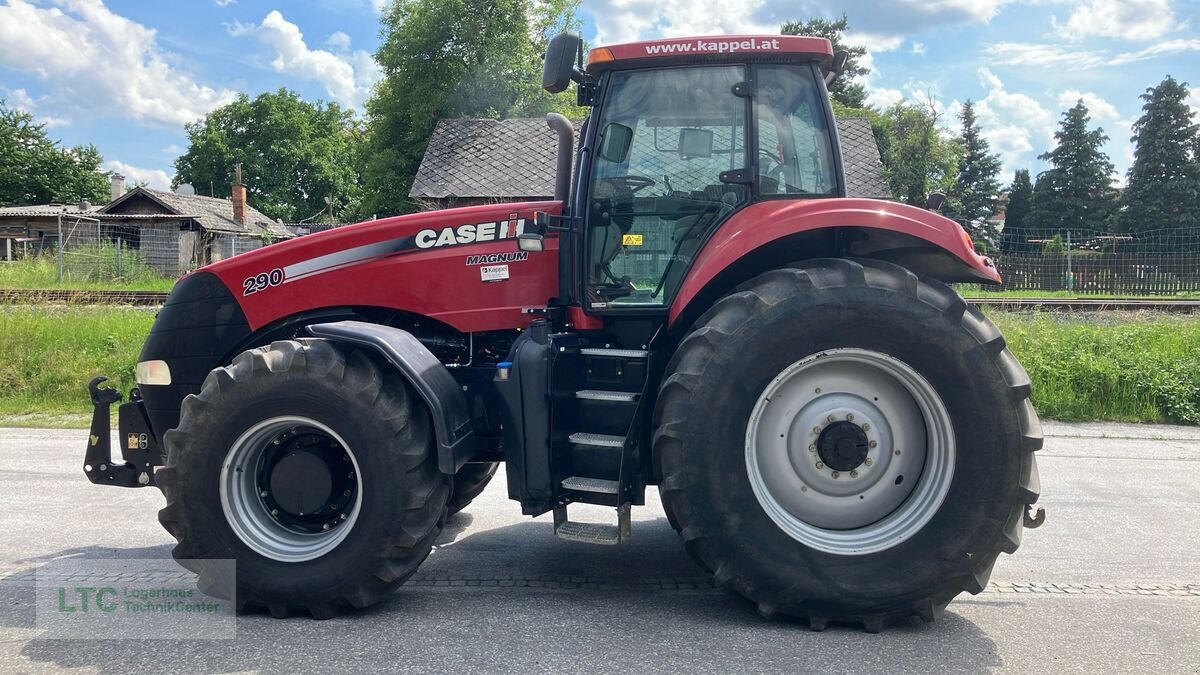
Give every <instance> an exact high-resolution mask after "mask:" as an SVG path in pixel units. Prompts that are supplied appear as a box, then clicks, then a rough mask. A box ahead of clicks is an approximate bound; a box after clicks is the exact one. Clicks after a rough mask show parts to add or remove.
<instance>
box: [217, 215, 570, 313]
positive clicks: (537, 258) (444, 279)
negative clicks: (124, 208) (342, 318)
mask: <svg viewBox="0 0 1200 675" xmlns="http://www.w3.org/2000/svg"><path fill="white" fill-rule="evenodd" d="M561 207H562V205H561V203H560V202H527V203H521V204H495V205H486V206H476V207H469V208H462V209H448V210H445V211H431V212H427V213H417V214H410V215H405V216H397V217H395V218H386V219H383V220H377V221H372V222H367V223H360V224H357V225H350V226H346V227H341V228H338V229H336V230H330V231H327V232H323V233H320V234H313V235H308V236H305V237H300V238H297V239H292V240H290V241H286V242H280V243H278V244H273V245H271V246H267V247H264V248H262V249H259V250H257V251H254V252H251V253H246V254H243V255H240V256H237V257H234V258H230V259H229V260H225V261H222V262H219V263H216V264H214V265H210V266H209V267H207V268H205V271H206V272H209V273H212V274H215V275H216V276H217V277H219V278H220V279H221V280H222V281H223V282H224V283H225V285H226V286H228V287H229V289H230V291H231V292H232V293H233V294H234V295H235V296H237V297H238V301H239V303H240V305H241V309H242V311H243V312H244V313H245V316H246V319H247V320H248V322H249V324H250V328H251V329H252V330H257V329H258V328H259V327H261V326H264V325H266V324H268V323H271V322H273V321H276V320H278V319H280V318H282V317H286V316H290V315H292V314H296V313H299V312H303V311H307V310H312V309H317V308H321V307H331V306H345V305H358V306H374V307H385V308H391V309H398V310H403V311H407V312H411V313H413V314H418V315H421V316H427V317H430V318H433V319H437V320H438V321H441V322H443V323H445V324H448V325H450V326H453V327H454V328H457V329H458V330H460V331H463V332H474V331H485V330H501V329H509V328H521V327H524V326H526V325H527V324H528V323H529V318H530V317H529V315H526V314H522V312H521V310H522V309H524V308H528V307H544V306H545V305H546V302H547V301H548V300H549V299H550V298H552V297H554V296H555V295H556V294H557V293H558V265H557V246H558V242H557V239H556V238H553V237H550V238H547V240H546V250H545V251H543V252H540V253H524V252H520V251H518V250H517V245H516V240H515V237H516V235H517V234H518V233H519V232H520V231H521V229H522V228H523V227H524V226H525V224H526V223H532V222H533V217H534V213H535V212H537V211H545V212H549V213H554V214H557V213H559V212H560V211H561Z"/></svg>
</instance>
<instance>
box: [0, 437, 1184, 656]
mask: <svg viewBox="0 0 1200 675" xmlns="http://www.w3.org/2000/svg"><path fill="white" fill-rule="evenodd" d="M1046 431H1047V432H1048V438H1047V443H1046V448H1045V450H1043V451H1042V453H1041V454H1040V456H1039V462H1040V466H1041V475H1042V486H1043V499H1042V504H1043V505H1044V506H1045V507H1046V509H1047V511H1048V514H1049V517H1048V519H1047V521H1046V524H1045V525H1044V526H1043V527H1041V528H1040V529H1037V530H1027V531H1026V533H1025V543H1024V545H1023V546H1022V548H1021V550H1020V551H1019V552H1018V553H1017V554H1016V555H1014V556H1011V557H1010V556H1002V557H1001V559H1000V561H999V562H998V563H997V566H996V571H995V573H994V574H993V576H992V583H991V585H990V586H989V587H988V589H987V590H985V591H984V592H983V593H982V594H980V595H977V596H964V597H960V598H959V599H958V600H956V601H955V602H954V603H952V604H951V605H950V608H949V610H948V611H947V613H946V615H945V616H944V617H943V618H942V619H941V620H940V621H939V622H938V623H936V624H933V625H925V624H922V623H920V622H919V621H916V620H913V621H912V622H910V623H905V624H902V625H899V626H894V627H892V628H890V629H888V630H886V631H885V632H884V633H882V634H879V635H870V634H866V633H863V632H862V631H861V630H856V629H851V628H839V627H833V628H830V629H829V630H827V631H825V632H823V633H814V632H810V631H809V630H807V628H806V626H805V625H804V624H794V623H787V622H770V621H766V620H763V619H760V618H759V617H758V616H757V614H755V613H754V612H753V611H752V610H751V609H750V608H749V607H748V606H747V604H746V603H743V602H742V601H740V600H739V599H737V598H735V597H732V596H729V595H726V594H725V593H723V592H721V591H717V590H714V589H713V588H711V586H710V585H708V584H707V582H706V580H705V578H704V576H703V575H702V574H701V573H700V570H699V568H698V567H696V566H695V565H694V564H693V563H692V562H691V560H690V559H689V558H688V557H687V556H686V555H685V554H684V552H683V547H682V546H681V545H680V543H679V541H678V539H677V537H676V535H675V533H674V532H673V531H672V530H671V528H670V527H669V525H668V524H667V522H666V519H665V518H664V517H663V514H662V510H661V508H660V507H659V506H658V503H657V498H656V495H650V496H649V497H650V499H649V501H650V502H651V504H650V505H648V506H646V507H644V508H641V509H637V510H635V512H634V513H635V515H634V518H635V522H634V526H633V538H632V539H631V540H630V541H629V542H628V543H626V544H624V545H622V546H618V547H594V546H588V545H584V544H574V543H569V542H560V541H558V540H556V539H555V538H554V536H553V534H552V532H551V529H552V526H551V523H550V522H549V517H548V516H543V517H541V518H538V519H536V520H530V519H527V518H523V517H522V516H521V515H520V513H519V509H518V508H517V506H516V504H515V503H513V502H509V501H507V499H506V496H505V495H506V493H505V489H504V485H503V480H502V479H500V480H498V481H497V482H496V483H494V484H493V485H492V486H491V487H490V488H489V489H488V491H487V492H486V493H485V494H484V495H483V496H482V497H481V498H480V499H479V500H478V501H476V503H475V504H473V505H472V506H471V507H470V508H469V509H468V511H467V512H466V513H465V514H463V515H460V516H457V517H456V518H454V519H452V520H451V522H450V523H449V526H448V528H447V531H446V532H445V534H444V535H443V537H442V539H441V540H440V542H439V544H438V546H437V548H436V549H435V551H434V553H433V554H432V555H431V556H430V558H429V559H428V560H427V561H426V562H425V564H424V565H423V566H422V568H421V570H420V572H419V573H418V575H417V577H415V578H414V580H413V581H412V582H410V584H409V585H407V586H405V587H403V588H401V589H400V591H399V592H398V593H397V595H396V597H395V598H394V599H393V600H392V601H391V602H389V603H387V604H385V605H384V606H382V607H376V608H373V609H371V610H368V611H366V612H363V613H360V614H358V615H355V616H352V617H346V618H339V619H334V620H330V621H320V622H318V621H314V620H311V619H305V618H293V619H287V620H275V619H271V618H269V617H267V616H246V617H240V618H238V619H237V636H236V639H234V640H232V641H154V640H141V641H128V640H122V641H75V640H47V639H38V635H39V631H38V630H37V628H36V627H35V616H34V609H33V603H34V575H33V573H32V570H33V569H34V568H36V567H37V566H39V565H41V564H43V563H45V562H47V561H51V560H56V559H61V558H84V559H96V558H116V559H120V558H167V557H169V555H170V554H169V551H170V545H171V539H170V537H169V536H168V535H167V534H166V533H165V532H164V531H163V530H161V529H160V528H159V526H158V524H157V522H156V520H155V515H154V514H155V511H156V510H157V509H158V508H159V506H161V504H162V496H161V495H160V494H159V493H158V491H156V490H120V489H107V488H101V487H96V486H92V485H91V484H90V483H88V482H87V481H86V479H85V478H84V477H83V475H82V473H80V469H79V464H80V463H81V461H82V451H83V445H82V443H83V437H84V436H85V433H84V432H82V431H44V430H31V429H0V456H3V457H4V462H3V464H2V465H0V672H3V673H20V672H42V671H54V670H60V669H68V668H70V669H79V671H80V672H130V671H136V672H139V673H151V672H172V673H176V672H220V673H229V672H269V673H294V672H335V671H337V672H361V671H371V672H379V671H416V672H448V671H453V672H491V671H504V672H522V673H524V672H545V671H551V672H588V673H592V672H658V671H675V672H689V673H691V672H736V673H744V672H780V671H786V672H888V673H897V672H929V671H934V672H978V671H985V670H1008V671H1014V672H1055V673H1060V672H1080V673H1094V672H1113V673H1134V672H1156V673H1160V672H1186V673H1197V672H1200V555H1198V552H1200V525H1198V524H1197V522H1196V521H1197V519H1198V518H1200V430H1198V429H1188V428H1179V427H1147V426H1125V425H1061V424H1048V425H1047V428H1046Z"/></svg>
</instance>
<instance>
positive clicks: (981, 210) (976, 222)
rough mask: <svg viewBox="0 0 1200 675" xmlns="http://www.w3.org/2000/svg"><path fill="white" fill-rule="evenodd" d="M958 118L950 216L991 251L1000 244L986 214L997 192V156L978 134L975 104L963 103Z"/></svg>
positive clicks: (991, 211) (993, 209) (991, 210)
mask: <svg viewBox="0 0 1200 675" xmlns="http://www.w3.org/2000/svg"><path fill="white" fill-rule="evenodd" d="M958 119H959V121H960V122H962V135H961V137H960V138H959V144H960V145H961V146H962V159H961V160H960V161H959V162H958V172H957V174H956V175H955V177H954V185H952V186H951V187H950V194H948V195H947V197H948V198H949V199H948V205H949V207H950V208H949V209H948V210H947V214H946V215H948V216H949V217H951V218H953V219H955V220H957V221H958V222H959V223H960V224H962V226H963V227H965V228H966V229H967V232H969V233H970V234H971V237H972V238H973V239H974V240H975V244H976V246H978V247H979V248H980V249H982V250H983V251H993V250H995V249H996V247H997V245H998V244H999V234H1000V233H999V232H998V231H997V230H996V225H995V224H994V223H992V222H989V220H988V219H989V218H991V217H992V215H994V214H995V213H996V197H997V194H998V193H999V192H1000V181H999V180H997V179H996V177H997V176H998V175H999V174H1000V156H999V155H994V154H992V153H991V152H990V150H991V147H990V146H989V145H988V142H987V140H986V139H984V138H983V136H982V135H981V134H980V130H979V120H978V119H977V118H976V117H975V104H974V103H972V102H971V101H970V100H968V101H967V102H966V103H963V104H962V108H961V109H960V110H959V113H958Z"/></svg>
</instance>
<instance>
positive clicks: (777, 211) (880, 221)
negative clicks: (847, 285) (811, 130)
mask: <svg viewBox="0 0 1200 675" xmlns="http://www.w3.org/2000/svg"><path fill="white" fill-rule="evenodd" d="M830 228H860V229H868V230H878V231H883V232H888V233H895V234H896V235H903V237H904V238H905V239H908V240H911V241H915V242H918V243H919V244H921V247H922V248H924V249H927V250H930V251H934V252H937V253H939V254H940V253H944V254H946V255H947V256H948V258H949V260H950V261H952V265H953V266H954V267H956V268H957V272H956V273H957V274H959V275H961V276H962V277H963V279H962V280H965V279H967V278H969V279H972V280H974V281H976V282H983V283H992V282H999V281H1000V274H999V273H998V272H997V271H996V268H995V266H994V265H993V264H992V262H991V261H990V260H988V259H987V258H985V257H983V256H981V255H979V254H977V253H976V252H975V249H974V247H973V246H972V245H971V243H970V239H969V237H968V236H967V234H966V232H965V231H964V230H963V229H962V227H960V226H959V224H958V223H956V222H954V221H952V220H950V219H948V218H944V217H942V216H940V215H938V214H936V213H932V212H930V211H926V210H925V209H919V208H916V207H914V206H909V205H907V204H899V203H896V202H887V201H881V200H874V199H807V200H789V201H777V200H768V201H762V202H758V203H755V204H751V205H750V206H748V207H746V208H744V209H742V210H741V211H739V212H738V213H736V214H734V215H733V217H731V218H730V219H729V220H728V221H726V222H725V224H724V225H722V226H721V228H720V229H719V230H717V232H716V233H714V234H713V236H712V238H710V239H709V240H708V241H707V242H706V243H705V244H704V247H703V248H702V249H701V250H700V253H699V254H698V255H697V256H696V261H695V263H694V264H693V265H692V267H691V269H690V270H689V271H688V274H687V277H686V278H685V279H684V281H683V284H682V285H681V287H680V289H679V293H678V294H676V296H675V300H674V301H673V302H672V304H671V312H670V321H671V322H672V323H674V322H675V320H676V319H677V318H679V316H680V315H681V314H682V313H683V312H684V310H685V309H686V308H687V306H688V303H689V302H691V301H692V300H693V299H694V298H696V296H697V295H699V294H700V293H701V292H702V291H703V290H704V288H705V287H706V286H707V285H708V284H709V282H711V281H712V280H713V279H715V278H716V277H717V276H718V275H719V274H721V272H722V271H723V270H725V269H726V268H727V267H729V266H730V265H732V264H734V263H736V262H737V261H739V260H741V259H742V258H743V257H745V256H747V255H749V254H751V253H752V252H754V251H756V250H757V249H759V248H761V247H764V246H768V245H771V244H773V243H776V242H779V241H781V240H783V239H784V238H787V237H791V236H793V235H797V234H799V233H804V232H813V231H817V230H823V229H830Z"/></svg>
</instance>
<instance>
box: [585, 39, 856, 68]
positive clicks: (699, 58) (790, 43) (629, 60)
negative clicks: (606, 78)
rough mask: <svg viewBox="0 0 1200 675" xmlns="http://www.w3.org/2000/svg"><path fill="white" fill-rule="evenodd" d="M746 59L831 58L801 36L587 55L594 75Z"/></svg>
mask: <svg viewBox="0 0 1200 675" xmlns="http://www.w3.org/2000/svg"><path fill="white" fill-rule="evenodd" d="M748 57H749V58H753V59H760V58H764V57H766V58H769V59H770V60H772V61H776V60H816V61H822V62H824V61H829V60H831V59H832V58H833V45H832V44H831V43H830V42H829V40H826V39H825V38H819V37H808V36H800V35H709V36H701V37H682V38H666V39H661V40H647V41H645V42H626V43H623V44H617V45H610V46H608V47H598V48H596V49H593V50H591V51H589V52H588V59H587V70H588V72H590V73H596V72H598V71H601V70H606V69H608V68H612V67H616V66H618V65H620V66H625V65H633V63H634V62H642V61H653V62H662V61H670V62H687V63H710V62H714V61H718V62H720V61H728V62H738V61H743V60H746V59H747V58H748ZM771 57H774V58H771Z"/></svg>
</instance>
